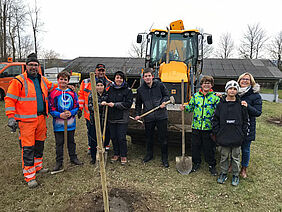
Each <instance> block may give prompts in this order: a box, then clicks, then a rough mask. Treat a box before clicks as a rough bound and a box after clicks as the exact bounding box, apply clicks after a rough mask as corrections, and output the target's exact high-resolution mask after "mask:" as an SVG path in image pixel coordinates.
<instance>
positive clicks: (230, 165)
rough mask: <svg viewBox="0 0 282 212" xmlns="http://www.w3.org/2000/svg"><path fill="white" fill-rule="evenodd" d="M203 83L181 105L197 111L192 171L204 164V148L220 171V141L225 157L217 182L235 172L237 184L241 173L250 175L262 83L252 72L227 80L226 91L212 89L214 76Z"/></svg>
mask: <svg viewBox="0 0 282 212" xmlns="http://www.w3.org/2000/svg"><path fill="white" fill-rule="evenodd" d="M200 85H201V88H200V90H199V91H198V92H197V93H195V94H194V95H193V96H192V98H191V99H190V101H189V104H187V105H182V106H181V107H180V109H181V110H184V111H185V112H193V122H192V162H193V166H192V170H191V172H195V171H197V170H198V169H199V168H200V165H201V151H202V150H203V153H204V158H205V161H206V162H207V163H208V165H209V171H210V173H211V175H214V176H215V175H217V170H216V167H215V166H216V159H215V149H216V145H218V146H219V148H218V149H219V152H220V154H221V159H220V175H219V177H218V179H217V182H218V183H220V184H222V183H224V182H225V181H226V180H227V176H228V172H232V185H233V186H237V185H238V184H239V175H240V174H241V176H242V177H243V178H246V177H247V167H248V165H249V161H250V145H251V142H252V141H254V140H255V134H256V117H258V116H260V115H261V112H262V99H261V96H260V94H259V93H258V92H259V85H258V84H257V83H256V82H255V80H254V78H253V76H252V75H251V74H250V73H244V74H242V75H240V76H239V78H238V80H237V82H236V81H234V80H231V81H229V82H227V83H226V85H225V95H221V94H216V93H215V92H214V91H213V90H212V87H213V85H214V80H213V78H212V77H211V76H204V77H203V78H202V79H201V81H200ZM241 151H242V159H241V170H240V155H241V154H240V153H241ZM229 158H231V160H229Z"/></svg>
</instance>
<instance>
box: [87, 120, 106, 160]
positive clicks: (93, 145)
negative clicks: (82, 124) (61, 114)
mask: <svg viewBox="0 0 282 212" xmlns="http://www.w3.org/2000/svg"><path fill="white" fill-rule="evenodd" d="M86 125H87V129H88V132H87V135H88V145H89V147H90V155H91V158H92V160H96V153H97V136H96V128H95V123H93V124H91V123H90V121H88V120H86ZM107 125H108V124H107ZM101 131H102V132H101V133H102V136H103V127H102V125H101ZM109 144H110V131H109V126H106V132H105V142H104V147H106V146H108V145H109Z"/></svg>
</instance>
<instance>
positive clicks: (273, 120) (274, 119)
mask: <svg viewBox="0 0 282 212" xmlns="http://www.w3.org/2000/svg"><path fill="white" fill-rule="evenodd" d="M267 122H269V123H271V124H276V125H278V126H280V127H281V126H282V116H280V117H270V118H269V119H267Z"/></svg>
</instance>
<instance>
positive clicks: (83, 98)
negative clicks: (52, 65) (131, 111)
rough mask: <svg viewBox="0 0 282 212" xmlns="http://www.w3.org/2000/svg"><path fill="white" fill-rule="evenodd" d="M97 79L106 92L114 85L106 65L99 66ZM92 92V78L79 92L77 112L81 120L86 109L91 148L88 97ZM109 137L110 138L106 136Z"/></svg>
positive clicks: (106, 143)
mask: <svg viewBox="0 0 282 212" xmlns="http://www.w3.org/2000/svg"><path fill="white" fill-rule="evenodd" d="M95 78H96V81H97V80H102V81H103V82H104V85H105V90H106V91H108V90H109V88H110V85H111V83H112V81H111V80H109V79H108V78H107V76H106V67H105V65H104V64H97V65H96V69H95ZM90 92H91V82H90V78H87V79H84V80H83V81H82V82H81V85H80V89H79V91H78V103H79V110H78V112H77V116H78V118H79V119H80V118H81V116H82V110H83V109H84V118H85V120H86V126H87V132H88V133H87V134H88V146H89V148H90V140H91V137H90V135H91V134H89V130H90V112H89V109H88V97H89V94H90ZM106 137H109V136H106ZM105 145H106V148H109V146H108V145H109V141H105ZM89 152H90V151H89Z"/></svg>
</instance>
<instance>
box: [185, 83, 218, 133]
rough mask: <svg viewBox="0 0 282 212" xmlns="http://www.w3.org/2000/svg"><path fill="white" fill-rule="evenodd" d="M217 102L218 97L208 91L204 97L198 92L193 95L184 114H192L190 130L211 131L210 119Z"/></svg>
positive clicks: (211, 91)
mask: <svg viewBox="0 0 282 212" xmlns="http://www.w3.org/2000/svg"><path fill="white" fill-rule="evenodd" d="M218 102H219V97H218V96H216V94H215V93H214V92H213V90H210V91H209V92H208V93H207V94H206V95H204V94H203V92H202V91H201V89H200V91H199V92H197V93H195V94H194V95H193V96H192V98H191V99H190V101H189V104H188V105H186V106H185V110H184V111H185V112H193V122H192V128H193V129H196V130H211V129H212V125H211V119H212V116H213V113H214V110H215V108H216V105H217V104H218Z"/></svg>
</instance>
